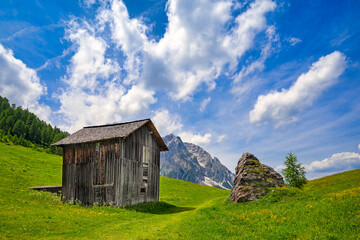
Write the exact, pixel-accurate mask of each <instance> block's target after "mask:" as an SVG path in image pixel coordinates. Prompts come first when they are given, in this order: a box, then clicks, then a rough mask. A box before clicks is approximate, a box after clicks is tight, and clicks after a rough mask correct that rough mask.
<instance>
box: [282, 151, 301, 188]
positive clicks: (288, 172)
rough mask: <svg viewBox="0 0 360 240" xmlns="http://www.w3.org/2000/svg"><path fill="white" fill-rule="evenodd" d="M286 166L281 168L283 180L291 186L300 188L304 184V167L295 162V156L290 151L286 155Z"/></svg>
mask: <svg viewBox="0 0 360 240" xmlns="http://www.w3.org/2000/svg"><path fill="white" fill-rule="evenodd" d="M284 163H285V166H286V168H285V169H283V170H282V174H283V175H284V177H285V181H286V182H287V183H288V184H289V185H290V186H292V187H297V188H302V187H303V186H304V184H306V182H307V179H306V177H305V173H306V172H305V167H304V166H301V163H299V164H298V163H297V157H296V155H295V154H293V153H292V152H291V151H290V153H289V154H288V155H287V156H286V160H285V162H284Z"/></svg>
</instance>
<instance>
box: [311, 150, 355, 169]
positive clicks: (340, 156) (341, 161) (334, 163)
mask: <svg viewBox="0 0 360 240" xmlns="http://www.w3.org/2000/svg"><path fill="white" fill-rule="evenodd" d="M305 168H306V171H309V172H334V171H345V170H350V169H356V168H360V154H359V153H354V152H342V153H335V154H333V155H332V156H331V157H330V158H325V159H324V160H322V161H314V162H312V163H310V164H309V165H305Z"/></svg>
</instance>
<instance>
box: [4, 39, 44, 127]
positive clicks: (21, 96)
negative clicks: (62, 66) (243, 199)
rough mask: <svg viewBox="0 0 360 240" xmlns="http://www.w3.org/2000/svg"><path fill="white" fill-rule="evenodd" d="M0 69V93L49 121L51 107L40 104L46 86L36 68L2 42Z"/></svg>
mask: <svg viewBox="0 0 360 240" xmlns="http://www.w3.org/2000/svg"><path fill="white" fill-rule="evenodd" d="M0 69H1V70H0V95H1V96H3V97H6V98H8V99H9V101H10V102H11V103H15V104H16V105H18V106H22V107H23V108H28V109H29V110H30V111H31V112H34V113H35V114H36V115H37V116H38V117H40V118H41V119H42V120H45V121H49V116H50V108H49V107H48V106H46V105H44V104H39V100H40V97H41V96H42V95H45V94H46V86H44V85H42V84H41V82H40V79H39V77H38V75H37V73H36V71H35V70H34V69H31V68H29V67H27V66H26V64H25V63H24V62H22V61H21V60H19V59H17V58H15V57H14V54H13V52H12V51H11V50H10V49H5V48H4V47H3V46H2V45H1V44H0Z"/></svg>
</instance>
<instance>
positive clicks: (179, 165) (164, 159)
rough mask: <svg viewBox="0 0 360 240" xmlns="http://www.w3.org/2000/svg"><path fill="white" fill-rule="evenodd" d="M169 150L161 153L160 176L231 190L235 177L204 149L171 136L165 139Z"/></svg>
mask: <svg viewBox="0 0 360 240" xmlns="http://www.w3.org/2000/svg"><path fill="white" fill-rule="evenodd" d="M163 140H164V142H165V143H166V145H167V146H168V148H169V151H168V152H162V153H161V161H160V162H161V164H160V174H161V175H162V176H166V177H170V178H175V179H181V180H185V181H189V182H193V183H198V184H202V185H207V186H212V187H218V188H221V189H227V190H230V189H231V187H232V184H233V180H234V177H235V175H234V174H233V173H232V172H231V171H230V170H229V169H227V168H226V167H225V166H224V165H223V164H221V162H220V160H219V159H218V158H216V157H212V156H211V155H210V154H209V153H208V152H207V151H206V150H205V149H203V148H202V147H200V146H198V145H196V144H193V143H188V142H183V141H182V140H181V138H180V137H178V136H175V135H174V134H169V135H167V136H165V137H163Z"/></svg>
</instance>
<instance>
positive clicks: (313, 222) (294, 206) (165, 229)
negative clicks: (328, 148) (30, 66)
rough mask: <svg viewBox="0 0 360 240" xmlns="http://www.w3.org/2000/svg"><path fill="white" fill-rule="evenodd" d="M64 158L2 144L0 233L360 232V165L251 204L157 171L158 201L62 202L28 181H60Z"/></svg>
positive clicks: (338, 235)
mask: <svg viewBox="0 0 360 240" xmlns="http://www.w3.org/2000/svg"><path fill="white" fill-rule="evenodd" d="M61 165H62V163H61V157H59V156H55V155H49V154H45V153H41V152H37V151H34V150H31V149H29V148H25V147H22V146H12V145H6V144H4V143H0V239H6V238H8V239H33V238H51V239H54V238H55V239H68V238H71V239H74V238H75V239H80V238H81V239H84V238H90V239H130V238H131V239H256V238H258V239H358V236H359V235H360V211H359V209H360V170H354V171H348V172H344V173H340V174H335V175H332V176H328V177H324V178H321V179H316V180H313V181H310V182H309V183H308V184H307V185H306V187H305V189H304V190H303V191H301V190H297V189H292V188H281V189H277V190H275V191H274V192H272V193H271V194H270V195H268V196H266V197H265V198H263V199H261V200H259V201H257V202H251V203H244V204H230V203H228V196H229V191H226V190H221V189H218V188H213V187H208V186H203V185H198V184H194V183H189V182H185V181H180V180H175V179H170V178H166V177H161V182H160V199H161V201H162V202H160V203H152V204H143V205H138V206H135V207H133V208H132V209H131V208H120V209H118V208H113V207H97V206H94V207H87V206H81V205H71V204H63V203H61V201H60V198H59V197H57V196H56V195H54V194H51V193H45V192H36V191H32V190H28V189H27V187H29V186H37V185H55V184H60V183H61Z"/></svg>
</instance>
